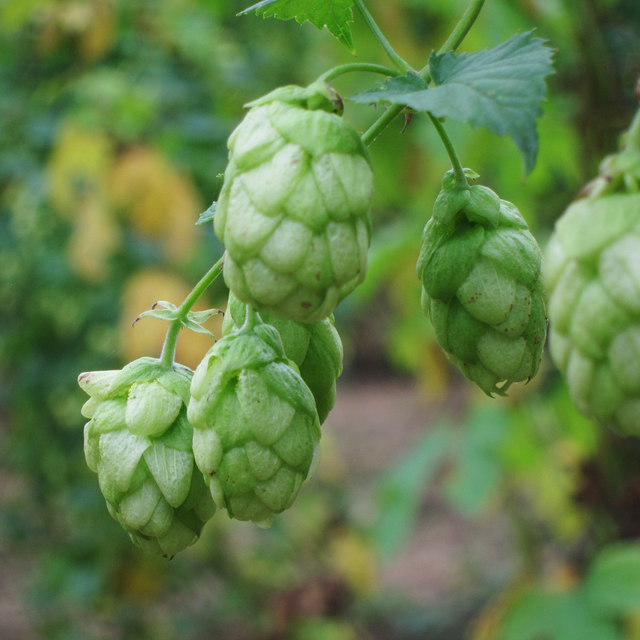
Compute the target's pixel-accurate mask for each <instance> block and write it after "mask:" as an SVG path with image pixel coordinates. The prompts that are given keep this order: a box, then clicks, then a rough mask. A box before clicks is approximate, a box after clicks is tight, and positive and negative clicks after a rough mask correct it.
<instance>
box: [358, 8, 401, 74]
mask: <svg viewBox="0 0 640 640" xmlns="http://www.w3.org/2000/svg"><path fill="white" fill-rule="evenodd" d="M354 4H355V5H356V7H358V10H359V11H360V13H361V14H362V17H363V18H364V20H365V22H366V23H367V26H368V27H369V29H370V30H371V33H373V36H374V38H375V39H376V40H377V41H378V42H379V43H380V46H381V47H382V48H383V49H384V50H385V53H386V54H387V56H389V60H391V62H393V64H395V65H396V67H398V69H401V70H402V71H403V72H407V71H411V65H410V64H409V63H408V62H407V61H406V60H404V59H403V58H402V57H401V56H400V55H398V53H397V52H396V51H395V49H394V48H393V47H392V46H391V44H390V43H389V41H388V40H387V39H386V37H385V35H384V34H383V33H382V31H381V30H380V27H379V26H378V25H377V24H376V21H375V20H374V19H373V16H372V15H371V14H370V13H369V10H368V9H367V7H365V6H364V2H363V0H354Z"/></svg>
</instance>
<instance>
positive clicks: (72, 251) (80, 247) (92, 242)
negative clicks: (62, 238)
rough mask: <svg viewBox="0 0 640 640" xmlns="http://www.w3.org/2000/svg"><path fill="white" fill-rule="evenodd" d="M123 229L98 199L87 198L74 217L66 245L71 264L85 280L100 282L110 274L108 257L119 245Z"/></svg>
mask: <svg viewBox="0 0 640 640" xmlns="http://www.w3.org/2000/svg"><path fill="white" fill-rule="evenodd" d="M120 242H121V236H120V228H119V227H118V224H117V222H116V221H115V220H114V219H113V216H112V215H111V213H110V211H109V210H108V209H107V208H106V207H105V206H104V204H103V203H101V202H100V201H99V200H98V199H97V198H96V197H88V198H87V199H86V200H85V202H84V204H83V206H82V208H80V209H79V211H78V213H77V215H76V217H75V218H74V228H73V232H72V234H71V238H70V239H69V244H68V245H67V255H68V257H69V263H70V264H71V266H72V267H73V269H74V271H75V272H76V273H77V274H78V275H80V276H81V277H83V278H85V279H86V280H90V281H94V282H98V281H100V280H102V279H104V278H105V277H106V276H107V274H108V269H109V258H110V257H111V255H112V254H113V252H114V251H115V250H116V249H117V248H118V247H119V246H120Z"/></svg>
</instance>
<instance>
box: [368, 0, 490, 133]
mask: <svg viewBox="0 0 640 640" xmlns="http://www.w3.org/2000/svg"><path fill="white" fill-rule="evenodd" d="M484 2H485V0H471V2H470V3H469V5H468V6H467V8H466V9H465V11H464V13H463V14H462V16H461V17H460V20H458V23H457V24H456V26H455V27H454V28H453V31H452V32H451V35H450V36H449V37H448V38H447V39H446V41H445V43H444V44H443V45H442V46H441V47H440V49H439V50H438V53H445V52H446V51H455V50H456V49H457V48H458V47H459V46H460V45H461V44H462V41H463V40H464V38H465V36H466V35H467V33H469V30H470V29H471V27H472V26H473V23H474V22H475V21H476V19H477V17H478V15H479V14H480V11H481V9H482V6H483V5H484ZM419 75H420V77H421V78H423V80H426V81H427V82H429V80H430V79H431V73H430V71H429V64H428V63H427V64H426V65H425V66H424V67H423V68H422V69H420V71H419ZM403 110H404V105H402V104H394V105H392V106H391V107H389V109H387V111H385V112H384V113H383V114H382V115H381V116H380V117H379V118H378V119H377V120H376V121H375V122H374V123H373V124H372V125H371V126H370V127H369V128H368V129H367V131H365V133H364V134H363V136H362V141H363V142H364V143H365V144H366V145H370V144H371V143H372V142H373V141H374V140H375V139H376V138H377V137H378V136H379V135H380V134H381V133H382V132H383V131H384V130H385V129H386V128H387V126H389V124H390V123H391V122H392V121H393V120H394V119H395V118H396V117H397V116H398V115H399V114H400V113H402V111H403Z"/></svg>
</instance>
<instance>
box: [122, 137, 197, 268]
mask: <svg viewBox="0 0 640 640" xmlns="http://www.w3.org/2000/svg"><path fill="white" fill-rule="evenodd" d="M111 194H112V197H113V199H114V202H115V204H116V206H118V207H119V208H120V209H121V210H122V211H123V214H124V217H125V218H126V219H127V220H128V221H129V222H130V223H131V225H132V226H133V227H134V228H135V229H136V230H137V231H138V232H140V233H141V234H143V235H146V236H150V237H152V238H156V239H158V240H159V241H160V242H161V243H162V244H163V246H164V249H165V253H166V255H167V256H168V257H169V258H170V259H172V260H174V261H180V260H181V259H184V256H185V254H186V253H187V252H188V251H189V249H190V248H191V247H192V245H193V242H194V240H195V237H196V232H197V229H196V227H195V222H196V220H197V218H198V213H199V211H200V210H201V209H202V207H201V204H200V202H199V200H198V197H197V195H196V191H195V188H194V186H193V184H192V182H191V180H190V179H188V178H187V177H186V176H184V175H181V174H180V173H178V172H177V171H176V170H175V169H174V168H173V167H172V166H171V165H170V164H169V163H168V161H167V160H166V159H165V158H164V157H163V156H162V155H161V154H159V153H158V152H156V151H154V150H153V149H148V148H145V147H137V148H134V149H131V150H129V151H127V152H126V153H125V154H123V155H122V156H121V157H120V158H119V160H118V162H117V163H116V166H115V167H114V170H113V173H112V176H111Z"/></svg>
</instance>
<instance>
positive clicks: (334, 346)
mask: <svg viewBox="0 0 640 640" xmlns="http://www.w3.org/2000/svg"><path fill="white" fill-rule="evenodd" d="M246 313H247V307H246V305H245V304H244V303H242V302H240V300H238V299H237V298H236V297H235V296H234V295H233V293H231V294H230V295H229V304H228V306H227V311H226V313H225V317H224V322H223V324H222V332H223V334H224V335H227V334H228V333H233V332H234V331H237V329H238V328H239V327H240V326H242V324H243V323H244V320H245V317H246ZM260 317H261V318H262V320H263V321H264V322H265V323H266V324H270V325H271V326H273V327H275V328H276V330H277V331H278V333H279V334H280V338H281V339H282V345H283V347H284V351H285V354H286V356H287V358H289V359H290V360H293V362H295V364H296V365H297V367H298V369H299V371H300V376H301V377H302V379H303V380H304V381H305V383H306V384H307V386H308V387H309V389H310V390H311V393H313V397H314V399H315V402H316V408H317V410H318V417H319V418H320V424H322V423H323V422H324V421H325V420H326V418H327V416H328V415H329V412H330V411H331V409H333V405H334V404H335V401H336V380H337V378H338V377H339V376H340V374H341V373H342V356H343V351H342V342H341V340H340V336H339V335H338V331H337V330H336V328H335V326H334V322H333V316H329V318H326V319H325V320H321V321H320V322H305V323H301V322H296V321H295V320H285V319H282V318H278V317H276V316H274V315H272V314H270V313H266V312H264V313H261V314H260Z"/></svg>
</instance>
